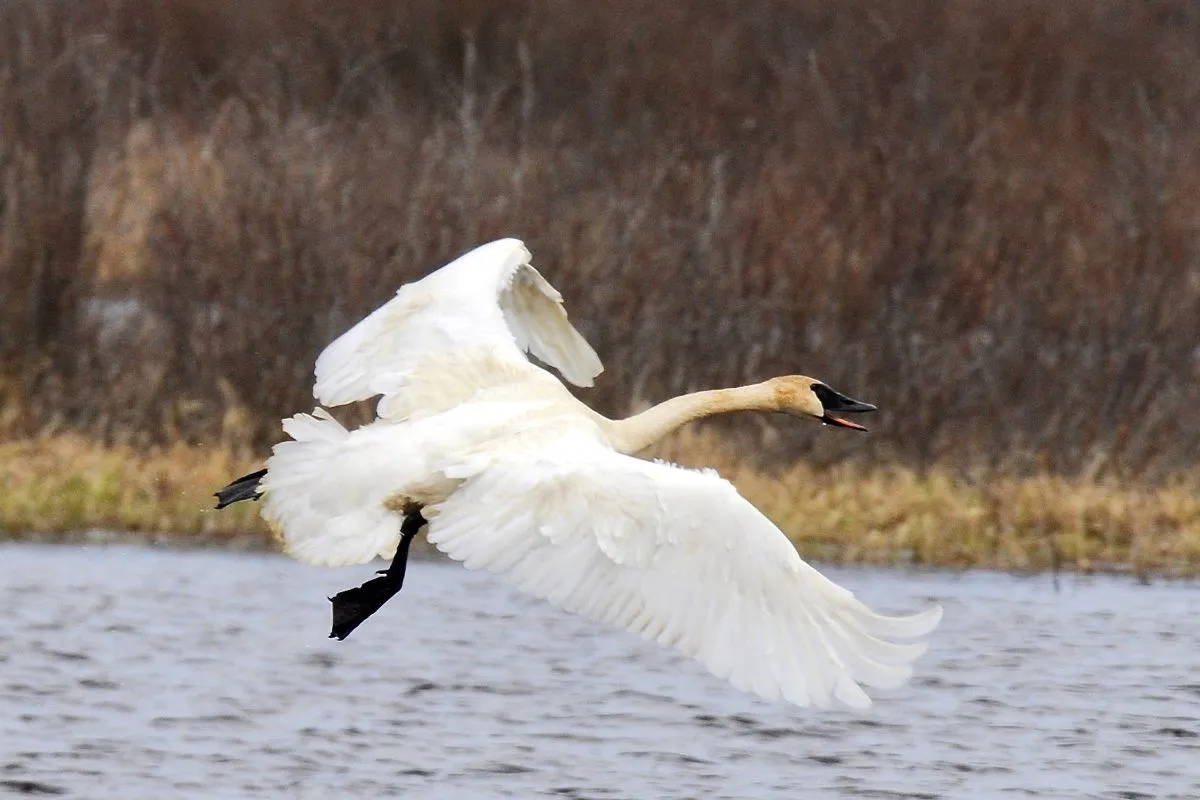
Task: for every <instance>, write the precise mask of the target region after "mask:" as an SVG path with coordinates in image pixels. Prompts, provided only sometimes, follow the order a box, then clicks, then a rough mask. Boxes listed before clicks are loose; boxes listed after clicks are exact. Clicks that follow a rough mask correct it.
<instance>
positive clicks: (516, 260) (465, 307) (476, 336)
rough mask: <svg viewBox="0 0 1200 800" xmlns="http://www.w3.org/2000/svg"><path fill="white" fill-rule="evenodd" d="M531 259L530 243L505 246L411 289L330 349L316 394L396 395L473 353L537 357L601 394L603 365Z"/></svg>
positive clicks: (327, 400) (321, 361) (331, 397)
mask: <svg viewBox="0 0 1200 800" xmlns="http://www.w3.org/2000/svg"><path fill="white" fill-rule="evenodd" d="M529 260H530V255H529V251H528V250H526V249H525V245H523V244H522V243H521V242H520V241H518V240H516V239H501V240H499V241H496V242H492V243H490V244H485V245H483V246H482V247H478V248H476V249H474V250H472V251H471V252H469V253H467V254H466V255H464V256H461V257H460V258H458V259H456V260H455V261H452V262H451V263H449V264H447V265H446V266H444V267H442V268H441V269H439V270H438V271H436V272H434V273H432V274H430V275H428V276H426V277H425V278H423V279H421V280H419V281H416V282H414V283H409V284H405V285H404V286H401V287H400V290H399V291H398V292H396V296H395V297H394V298H392V299H391V300H390V301H388V302H387V303H385V304H384V305H383V306H381V307H379V308H378V309H376V310H375V311H374V312H372V313H371V314H370V315H369V316H367V317H366V318H365V319H363V320H362V321H361V322H359V323H358V324H357V325H355V326H354V327H353V328H351V329H350V330H348V331H346V333H344V334H342V335H341V336H340V337H338V338H337V339H336V340H334V342H333V343H332V344H330V345H329V346H328V347H326V348H325V350H324V352H322V353H321V355H320V357H318V358H317V368H316V384H315V385H314V387H313V395H314V396H315V397H316V398H317V400H318V401H319V402H320V403H323V404H325V405H329V406H338V405H342V404H345V403H350V402H353V401H355V400H366V399H368V398H371V397H374V396H375V395H377V394H387V393H390V392H396V391H399V390H400V389H401V388H402V387H403V384H404V377H405V375H407V374H410V373H412V372H413V371H414V370H416V369H418V367H420V368H422V369H426V370H428V369H436V368H437V367H438V365H439V364H442V363H452V362H453V361H454V358H455V357H460V358H461V355H462V354H463V353H464V352H468V351H470V350H472V349H479V350H480V351H483V352H487V353H488V354H489V357H491V358H495V357H496V356H497V354H499V355H500V357H510V358H512V359H519V360H520V361H521V362H525V361H526V359H525V356H524V353H526V352H529V353H532V354H533V355H535V356H537V357H538V358H540V359H541V360H542V361H544V362H545V363H547V364H549V365H550V366H552V367H554V368H555V369H556V370H558V371H559V372H560V373H561V374H562V376H563V377H564V378H566V379H567V380H568V381H570V382H571V383H574V384H576V385H577V386H591V385H592V379H593V378H595V377H596V376H597V375H599V374H600V372H601V370H602V369H603V366H602V365H601V363H600V359H599V358H598V357H597V356H596V353H595V351H594V350H592V348H591V346H590V345H588V343H587V341H586V340H585V339H584V338H583V336H582V335H580V333H579V331H577V330H575V328H574V327H573V326H572V325H571V323H570V321H569V320H568V319H567V312H566V311H565V310H564V309H563V306H562V295H560V294H559V293H558V292H557V291H556V290H555V289H554V287H553V286H551V285H550V284H549V283H548V282H547V281H546V279H545V278H543V277H542V276H541V275H540V274H538V272H537V270H535V269H534V268H533V267H532V266H530V263H529Z"/></svg>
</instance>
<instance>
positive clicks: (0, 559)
mask: <svg viewBox="0 0 1200 800" xmlns="http://www.w3.org/2000/svg"><path fill="white" fill-rule="evenodd" d="M370 572H371V567H360V568H356V569H351V570H318V569H312V568H307V567H304V566H301V565H299V564H296V563H293V562H291V561H289V560H287V559H284V558H282V557H279V556H272V555H245V554H232V553H220V552H172V551H163V550H149V549H139V548H132V547H107V548H105V547H82V548H79V547H66V546H61V547H43V546H22V545H9V546H3V547H0V603H2V606H0V607H2V608H3V609H4V611H5V619H4V622H3V624H2V625H0V796H7V795H8V794H13V795H19V794H27V795H45V796H49V795H60V796H67V797H81V798H121V799H122V800H126V799H127V798H129V799H133V798H148V799H149V798H164V797H170V798H267V797H270V798H322V799H323V800H324V799H325V798H334V797H348V798H354V797H364V798H379V797H392V796H403V797H405V798H438V800H443V799H446V800H453V799H454V798H493V797H519V798H529V797H562V798H636V799H637V800H646V799H647V798H657V797H663V798H688V797H694V798H793V797H832V798H924V797H928V798H940V797H947V798H950V797H953V798H961V797H972V798H988V797H1022V796H1034V797H1103V798H1109V797H1111V798H1137V797H1178V798H1184V797H1186V798H1196V797H1200V621H1198V619H1197V613H1196V612H1197V611H1198V610H1200V593H1198V592H1197V587H1196V585H1195V584H1167V583H1162V584H1157V585H1153V586H1149V587H1145V586H1138V585H1135V584H1134V583H1132V582H1130V581H1128V580H1121V579H1110V578H1075V579H1067V580H1065V581H1064V582H1063V590H1062V591H1061V592H1059V593H1055V592H1054V590H1053V588H1052V585H1051V582H1050V580H1049V579H1048V578H1026V579H1021V578H1014V577H1011V576H1006V575H993V574H966V575H950V574H939V573H935V574H920V573H905V572H894V571H877V570H858V569H855V570H849V569H830V570H828V572H829V573H830V574H831V576H832V577H834V578H835V579H836V580H839V581H841V582H843V583H844V584H845V585H847V586H849V587H851V588H853V589H854V590H855V591H856V592H858V594H859V595H860V596H862V597H864V598H865V599H867V600H868V601H869V602H871V603H872V604H874V605H875V606H876V607H878V608H880V609H881V610H885V611H904V610H916V609H918V608H922V607H924V606H925V605H926V604H927V603H928V602H929V601H930V600H931V599H935V598H936V599H937V600H939V601H941V602H942V603H943V604H944V605H945V607H946V618H945V622H944V623H943V625H942V627H941V628H940V629H939V631H938V633H937V634H936V637H935V640H934V647H933V649H932V650H931V652H930V654H929V655H928V656H926V658H925V659H923V660H922V661H921V662H920V663H919V665H918V677H917V679H916V680H914V682H913V683H911V684H910V685H909V686H907V687H905V688H903V689H901V690H897V691H893V692H888V693H883V694H881V695H877V701H878V702H877V704H876V706H875V707H874V708H873V709H871V710H870V711H867V712H851V711H825V712H813V711H807V710H803V709H797V708H792V707H790V706H787V705H783V704H769V703H765V702H762V701H759V700H757V699H756V698H753V697H750V696H747V695H744V694H741V693H739V692H737V691H735V690H734V689H733V688H732V687H729V686H728V685H726V684H725V683H724V682H722V681H718V680H716V679H715V678H712V677H710V676H708V675H707V674H706V673H704V672H703V671H701V670H700V669H699V668H698V667H696V666H695V665H693V664H692V663H691V662H689V661H686V660H685V659H682V658H680V657H678V656H676V655H675V654H674V653H672V652H670V651H665V650H661V649H658V648H656V647H654V646H652V645H649V644H646V643H644V642H642V641H641V640H639V639H637V638H636V637H633V636H631V635H628V634H624V633H619V632H611V631H608V630H604V629H601V628H598V627H596V626H594V625H591V624H590V623H587V622H585V621H583V620H580V619H578V618H575V617H572V616H569V615H567V614H563V613H560V612H558V611H556V610H554V609H552V608H550V607H548V606H547V605H545V604H542V603H539V602H536V601H532V600H528V599H525V598H523V597H521V596H519V595H516V594H515V593H513V592H511V591H509V590H508V589H506V588H505V587H504V586H503V585H501V584H500V583H499V582H498V581H497V580H495V579H494V578H492V577H491V576H488V575H484V574H477V573H471V572H467V571H466V570H463V569H462V568H460V567H458V566H456V565H451V564H439V563H428V562H420V563H415V564H413V565H412V566H411V568H410V572H409V577H408V580H407V585H406V586H405V589H404V591H403V592H402V593H401V594H400V595H399V596H398V597H397V598H396V599H394V600H393V601H392V602H391V603H390V604H389V605H388V606H387V607H385V608H384V610H383V611H381V612H380V613H379V614H377V615H376V616H375V617H374V618H372V619H371V620H370V621H368V622H367V623H366V624H365V625H363V627H362V628H360V629H359V630H358V631H357V632H355V634H354V635H353V636H351V637H350V639H348V640H347V641H345V642H341V643H339V642H335V641H332V640H329V639H326V638H325V634H326V632H327V631H328V627H329V618H328V615H329V609H328V603H327V602H326V601H325V599H324V596H325V595H327V594H332V593H333V592H335V591H337V590H339V589H342V588H347V587H349V586H352V585H356V584H358V583H359V582H361V581H362V580H364V579H365V578H367V577H369V575H370Z"/></svg>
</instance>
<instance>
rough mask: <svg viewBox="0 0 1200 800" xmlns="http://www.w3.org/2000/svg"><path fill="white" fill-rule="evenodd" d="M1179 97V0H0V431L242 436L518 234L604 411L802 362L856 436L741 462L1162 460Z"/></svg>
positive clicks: (1177, 340) (1187, 401)
mask: <svg viewBox="0 0 1200 800" xmlns="http://www.w3.org/2000/svg"><path fill="white" fill-rule="evenodd" d="M1198 117H1200V4H1197V3H1194V2H1190V0H1164V1H1163V2H1148V3H1098V2H1094V0H1060V2H1056V3H1053V4H1046V3H1041V2H1033V0H1003V1H1002V2H996V0H990V1H988V2H985V1H984V0H958V1H956V2H953V3H947V2H934V1H933V0H875V2H858V1H856V0H847V1H846V2H839V3H829V2H823V1H822V0H749V1H748V2H730V1H724V0H710V1H709V2H692V1H691V0H684V1H683V2H677V3H671V4H665V5H660V4H652V3H645V2H628V1H627V0H614V1H613V2H605V3H560V2H550V0H495V1H494V2H484V0H455V1H447V0H410V2H404V3H390V2H381V0H360V1H359V2H338V1H337V0H333V1H330V0H326V1H325V2H316V1H315V0H260V2H256V3H253V4H245V3H235V2H232V0H172V2H170V3H160V2H151V0H8V1H7V2H4V3H2V4H0V435H3V436H4V437H5V438H8V439H10V440H20V439H26V440H29V441H34V440H32V439H29V437H37V436H40V437H47V436H53V435H56V434H78V435H81V436H85V437H87V438H88V439H89V440H92V441H96V442H101V443H105V444H107V445H110V446H113V447H124V446H131V447H137V448H148V447H156V448H163V447H169V446H171V445H174V444H177V443H178V444H180V445H181V446H182V445H184V444H192V445H199V444H202V445H205V446H209V447H220V448H224V450H225V451H226V452H228V453H229V454H230V455H229V457H230V458H242V459H249V457H250V454H252V453H254V452H255V451H256V449H257V450H258V451H259V452H261V449H262V448H265V447H266V446H267V445H269V444H270V443H271V442H273V441H275V440H276V439H277V438H278V436H279V427H278V419H279V417H281V416H283V415H285V414H290V413H292V412H294V411H296V410H299V409H307V408H309V407H310V406H311V404H312V398H311V394H310V390H311V375H312V363H313V359H314V357H315V355H316V354H317V353H318V352H319V350H320V349H321V348H322V347H323V346H324V345H325V344H326V343H327V342H328V341H330V340H331V339H332V338H334V337H335V336H336V335H337V334H338V333H339V332H341V331H342V330H344V329H345V328H346V327H348V326H349V325H350V324H352V323H353V322H354V321H356V320H357V319H358V318H359V317H360V316H361V315H363V314H364V313H365V312H367V311H368V310H370V309H371V308H373V307H375V306H376V305H378V304H379V303H380V302H382V301H384V300H385V299H387V298H388V297H389V296H390V295H391V294H392V292H393V291H394V290H395V288H396V287H397V286H398V285H399V284H400V283H402V282H404V281H406V280H410V279H413V278H416V277H419V276H421V275H423V274H425V273H426V272H427V271H429V270H430V269H432V268H433V267H435V266H437V265H440V264H441V263H444V262H445V261H447V260H448V259H450V258H452V257H453V256H454V255H457V254H458V253H461V252H463V251H465V250H466V249H468V248H470V247H472V246H474V245H476V244H478V243H480V242H482V241H485V240H487V239H490V238H494V237H497V236H500V235H515V236H519V237H521V238H523V239H525V240H526V242H527V243H528V244H529V246H530V249H531V250H532V251H533V253H534V259H535V264H537V266H538V267H539V268H541V269H542V270H543V272H544V273H545V274H546V275H547V277H548V278H549V279H550V280H551V281H552V282H553V283H554V284H555V285H556V286H557V287H558V288H559V289H561V290H562V291H563V293H564V295H565V296H566V298H567V302H568V308H569V309H570V311H571V314H572V318H573V320H575V321H577V322H578V324H579V326H580V328H581V329H582V330H583V331H584V333H585V335H587V336H588V338H589V339H590V341H591V342H592V343H593V344H594V345H595V347H596V349H597V351H598V352H599V353H600V354H601V357H602V358H603V359H604V361H605V364H606V367H607V371H606V373H605V374H604V375H603V376H601V380H600V382H599V384H598V386H597V388H596V389H595V390H594V391H591V392H588V393H587V395H586V397H587V399H588V401H589V402H591V403H593V404H594V405H595V406H596V407H597V408H599V409H600V410H602V411H605V412H607V413H611V414H624V413H627V412H628V411H629V410H630V409H631V406H632V405H633V404H638V403H645V402H653V401H657V400H661V399H663V398H665V397H667V396H668V395H671V394H675V393H678V392H682V391H686V390H690V389H698V388H706V387H711V386H718V385H726V384H734V383H744V382H748V381H752V380H757V379H761V378H763V377H766V376H769V375H774V374H783V373H792V372H803V373H807V374H811V375H816V376H819V377H821V378H822V379H824V380H827V381H828V382H829V383H830V384H831V385H833V386H834V387H835V388H838V389H841V390H843V391H845V392H847V393H849V394H851V395H853V396H861V397H862V398H863V399H867V400H870V401H872V402H875V403H877V404H878V405H879V406H880V408H881V409H882V410H881V412H880V414H879V415H878V416H877V419H876V420H875V421H874V422H875V424H874V425H873V426H872V427H873V429H874V430H873V432H872V434H871V435H870V436H867V437H858V436H851V435H840V436H839V435H831V434H830V432H829V431H824V432H821V431H819V430H818V429H817V426H804V425H796V424H783V425H776V423H775V422H774V421H773V420H768V419H765V418H758V417H749V418H743V419H741V420H731V421H730V422H729V423H728V426H729V427H728V430H727V431H726V433H727V435H728V436H730V437H732V441H734V442H736V443H737V446H738V447H739V451H740V452H742V453H743V454H752V457H753V460H755V461H757V462H760V463H763V464H769V465H774V467H776V468H786V467H787V466H788V465H790V464H792V463H793V462H795V461H797V460H800V459H804V460H805V461H807V462H809V463H812V464H816V465H822V464H832V463H835V462H842V463H853V464H859V465H872V467H873V468H878V469H885V470H886V469H891V468H892V467H903V468H907V469H913V470H915V473H916V474H915V477H914V480H925V479H927V478H928V476H931V475H933V474H939V475H941V474H947V475H953V476H954V479H955V480H956V481H959V482H960V483H961V484H962V485H963V486H964V487H975V488H974V489H973V490H978V491H981V492H986V491H988V489H987V488H986V486H987V485H988V484H989V482H990V481H993V480H994V479H996V477H997V476H1005V477H1012V478H1014V479H1015V478H1017V477H1021V476H1059V477H1060V478H1062V479H1064V480H1071V481H1085V482H1086V481H1092V482H1093V483H1096V482H1102V481H1112V482H1113V484H1112V485H1114V486H1120V485H1122V483H1121V482H1128V481H1137V482H1138V484H1139V485H1142V486H1145V487H1154V486H1160V487H1161V486H1165V485H1167V484H1168V483H1170V482H1171V481H1175V480H1179V478H1178V476H1179V475H1180V474H1181V473H1183V472H1189V471H1192V470H1194V467H1195V462H1196V456H1195V454H1196V453H1197V452H1198V448H1200V415H1197V414H1196V413H1195V408H1196V406H1197V404H1198V402H1200V237H1198V236H1197V233H1198V230H1197V229H1198V227H1200V124H1198V123H1200V119H1198ZM835 434H836V432H835ZM42 441H45V439H42ZM130 452H132V451H130ZM156 452H157V451H156ZM922 475H924V476H926V478H922V477H921V476H922ZM1048 479H1049V478H1048ZM1096 485H1099V483H1097V484H1096ZM1147 491H1151V488H1147ZM1047 502H1048V503H1053V502H1054V500H1053V499H1052V498H1048V499H1047Z"/></svg>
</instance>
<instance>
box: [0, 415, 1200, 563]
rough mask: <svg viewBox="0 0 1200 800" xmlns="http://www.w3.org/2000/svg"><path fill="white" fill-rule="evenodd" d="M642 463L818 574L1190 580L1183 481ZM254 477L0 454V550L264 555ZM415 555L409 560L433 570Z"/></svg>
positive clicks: (691, 449)
mask: <svg viewBox="0 0 1200 800" xmlns="http://www.w3.org/2000/svg"><path fill="white" fill-rule="evenodd" d="M646 455H647V457H654V458H663V459H667V460H670V461H674V462H677V463H680V464H684V465H687V466H691V467H700V466H704V467H711V468H714V469H716V470H717V471H718V472H719V473H720V474H721V475H723V476H724V477H726V478H728V479H729V480H730V481H732V482H733V483H734V484H735V485H736V486H737V487H738V489H739V491H740V492H741V493H742V494H743V495H744V496H745V497H746V499H748V500H749V501H750V502H751V503H753V504H754V505H755V506H757V507H758V508H759V509H760V510H761V511H762V512H763V513H764V514H766V515H767V516H768V517H769V518H771V519H772V520H773V521H774V522H775V523H776V524H777V525H778V526H779V527H780V529H781V530H782V531H783V532H784V533H785V534H786V535H787V536H788V538H789V539H790V540H791V541H792V542H793V543H794V544H795V545H796V547H797V549H798V550H799V552H800V554H801V555H802V556H803V557H804V558H805V559H806V560H811V561H814V562H818V563H824V564H838V565H843V564H844V565H855V564H862V565H870V566H881V567H900V568H920V569H928V568H934V569H945V570H950V571H964V570H970V569H983V570H992V571H1002V572H1008V573H1016V574H1037V573H1047V572H1050V573H1054V572H1062V573H1080V574H1115V575H1120V574H1127V575H1131V576H1133V577H1135V578H1138V579H1141V580H1145V579H1148V578H1150V577H1162V578H1170V579H1177V578H1195V577H1200V474H1196V473H1189V474H1184V475H1179V476H1176V477H1175V478H1173V479H1171V480H1170V481H1167V482H1164V483H1162V484H1145V485H1140V484H1129V483H1120V482H1117V481H1103V480H1087V479H1067V478H1063V477H1061V476H1054V475H1034V476H1028V477H1012V476H1005V475H1002V474H997V475H992V476H989V477H988V478H987V479H986V480H978V479H976V480H973V481H969V480H967V479H964V478H962V477H961V476H959V475H958V473H956V472H955V471H953V470H951V469H949V468H945V469H941V468H937V469H934V470H930V471H927V472H925V473H918V472H916V471H914V470H910V469H906V468H903V467H898V466H889V465H877V466H866V467H863V466H858V467H852V466H850V465H841V466H833V467H829V468H825V469H816V468H814V467H810V466H808V465H807V464H796V465H792V466H790V467H786V468H784V469H782V470H772V471H767V470H765V469H762V468H760V467H758V466H756V465H754V464H752V463H749V462H748V461H747V459H745V458H743V457H740V456H739V454H738V453H737V452H736V451H735V449H734V448H733V447H732V446H731V445H730V443H729V442H728V441H727V440H724V439H722V438H721V437H720V436H719V435H717V434H716V433H714V432H712V431H711V430H707V429H704V428H698V429H691V430H687V431H684V432H682V433H681V434H680V435H677V436H675V437H673V438H672V439H670V440H669V441H667V442H665V443H664V444H662V445H661V446H659V447H657V448H655V449H654V450H653V451H651V452H650V453H647V454H646ZM258 466H261V462H260V461H259V460H258V459H253V458H250V457H248V456H238V455H236V454H234V453H232V452H230V451H228V450H226V449H223V448H219V447H198V446H190V445H184V444H177V445H174V446H171V447H165V448H161V449H159V450H155V451H148V452H146V451H137V450H134V449H133V448H130V447H126V446H115V447H110V446H104V445H101V444H98V443H96V442H93V441H90V440H87V439H84V438H81V437H75V436H57V437H47V438H43V439H37V440H22V441H11V442H3V443H0V541H14V542H36V543H47V544H50V543H59V544H91V543H96V544H104V543H120V544H126V543H128V544H143V545H148V546H165V547H179V548H186V549H191V548H209V549H226V550H233V551H248V552H270V551H277V550H278V548H277V547H276V546H275V545H274V543H273V538H272V536H271V534H270V533H269V532H268V531H267V529H266V526H265V524H264V523H263V522H262V520H261V519H260V518H259V517H258V506H257V504H254V503H240V504H237V505H235V506H232V507H230V508H227V509H225V510H223V511H221V512H217V511H216V510H215V509H213V507H212V502H213V501H212V497H211V493H212V491H213V489H215V488H216V487H219V486H222V485H224V483H225V482H227V481H228V479H229V478H230V477H231V476H237V475H241V474H245V473H246V472H249V471H252V470H253V469H256V468H257V467H258ZM416 544H417V545H418V548H419V550H418V548H414V555H418V556H420V557H423V558H424V557H429V558H438V557H440V556H438V555H437V554H436V552H435V551H433V550H432V548H430V547H428V545H424V543H423V542H418V543H416Z"/></svg>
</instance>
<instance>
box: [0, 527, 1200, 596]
mask: <svg viewBox="0 0 1200 800" xmlns="http://www.w3.org/2000/svg"><path fill="white" fill-rule="evenodd" d="M4 545H16V546H21V545H28V546H32V547H64V548H65V547H140V548H146V549H149V550H168V551H172V550H173V551H179V552H188V551H193V550H204V551H208V552H224V553H232V554H239V553H240V554H249V555H271V556H278V557H280V558H288V555H287V554H286V553H284V552H283V551H282V550H280V549H279V547H278V546H276V544H275V543H274V540H273V539H272V538H271V537H270V536H269V535H264V534H259V533H243V534H234V535H226V534H219V535H210V536H205V535H197V534H189V533H170V532H166V531H158V532H142V531H117V530H106V529H91V530H77V531H57V532H46V531H43V532H39V533H36V534H30V535H17V536H13V535H9V534H0V546H4ZM801 555H802V556H803V557H804V559H805V561H807V562H808V563H809V564H811V565H812V566H814V567H817V568H818V569H819V568H822V567H829V566H833V567H848V568H855V567H861V568H867V569H882V570H900V571H910V572H937V573H948V574H953V575H964V574H968V573H972V572H982V573H997V574H1004V575H1012V576H1014V577H1029V578H1033V577H1039V576H1051V577H1053V578H1055V579H1057V578H1059V577H1078V578H1086V577H1093V576H1099V577H1108V578H1120V577H1128V578H1130V579H1132V580H1134V581H1137V582H1138V583H1144V584H1148V583H1151V582H1153V581H1170V582H1185V583H1186V582H1200V570H1194V571H1181V570H1178V569H1149V570H1146V571H1139V570H1138V569H1136V568H1135V567H1134V566H1132V565H1131V564H1127V563H1121V562H1113V563H1102V564H1091V565H1088V566H1086V567H1082V566H1080V565H1079V564H1074V563H1072V564H1060V565H1059V568H1058V569H1057V570H1056V569H1053V568H1050V567H1047V568H1040V569H1022V568H1017V567H1013V566H1003V565H999V564H974V565H969V566H961V565H951V564H939V563H920V562H914V561H911V560H907V561H906V560H902V559H895V560H890V561H889V560H870V561H861V560H860V561H850V560H846V559H843V558H837V557H833V558H827V557H823V556H820V555H817V554H813V553H804V552H801ZM409 558H410V560H412V561H426V562H434V563H444V564H456V563H457V562H455V561H454V560H453V559H451V558H449V557H447V556H445V555H443V554H442V553H441V552H439V551H438V550H437V549H436V548H434V547H433V546H431V545H430V544H429V543H428V542H426V541H425V540H424V539H417V540H414V541H413V545H412V551H411V553H410V556H409ZM376 560H380V561H381V563H382V560H381V559H376ZM368 563H374V561H372V562H368ZM314 569H318V568H316V567H314Z"/></svg>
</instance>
